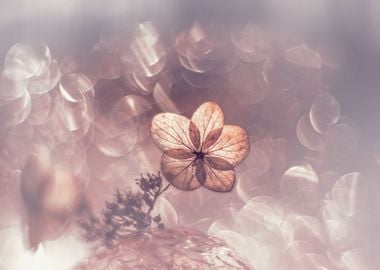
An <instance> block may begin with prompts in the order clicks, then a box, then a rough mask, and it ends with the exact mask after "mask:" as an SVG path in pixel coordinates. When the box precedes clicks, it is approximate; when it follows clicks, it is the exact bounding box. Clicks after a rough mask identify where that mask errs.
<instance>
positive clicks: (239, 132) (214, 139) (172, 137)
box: [151, 102, 249, 192]
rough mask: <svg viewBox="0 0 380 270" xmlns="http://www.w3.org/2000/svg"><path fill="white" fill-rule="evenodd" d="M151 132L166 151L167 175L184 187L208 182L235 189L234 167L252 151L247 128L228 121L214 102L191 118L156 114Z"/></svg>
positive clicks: (221, 188) (213, 186)
mask: <svg viewBox="0 0 380 270" xmlns="http://www.w3.org/2000/svg"><path fill="white" fill-rule="evenodd" d="M151 134H152V138H153V140H154V141H155V143H156V145H157V146H158V147H159V148H160V149H161V150H162V151H163V152H164V153H163V155H162V158H161V169H162V173H163V175H164V176H165V177H166V179H167V180H168V181H169V182H170V183H171V184H172V185H173V186H175V187H176V188H179V189H182V190H194V189H197V188H199V187H200V186H204V187H206V188H208V189H210V190H212V191H217V192H229V191H231V190H232V188H233V186H234V183H235V171H234V167H235V166H237V165H238V164H239V163H240V162H242V161H243V160H244V158H245V157H246V156H247V154H248V152H249V140H248V134H247V132H246V131H245V130H244V129H243V128H241V127H238V126H232V125H224V116H223V112H222V109H221V108H220V107H219V105H218V104H216V103H214V102H206V103H203V104H202V105H201V106H199V107H198V109H197V110H196V111H195V112H194V114H193V116H192V117H191V119H188V118H187V117H185V116H182V115H178V114H173V113H161V114H158V115H156V116H155V117H154V118H153V121H152V126H151Z"/></svg>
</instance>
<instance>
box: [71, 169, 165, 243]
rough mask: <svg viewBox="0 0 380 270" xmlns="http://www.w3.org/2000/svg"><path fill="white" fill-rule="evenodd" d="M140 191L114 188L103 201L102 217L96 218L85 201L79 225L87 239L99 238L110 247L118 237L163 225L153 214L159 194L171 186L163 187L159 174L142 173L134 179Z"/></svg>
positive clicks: (125, 236)
mask: <svg viewBox="0 0 380 270" xmlns="http://www.w3.org/2000/svg"><path fill="white" fill-rule="evenodd" d="M136 184H137V185H138V187H139V192H136V193H133V192H131V191H126V192H122V191H120V190H117V191H116V193H115V195H114V198H113V200H112V201H110V202H106V206H105V209H104V210H103V217H102V218H99V217H97V216H96V215H95V214H94V213H93V212H92V210H91V207H90V206H89V204H88V203H86V204H84V205H83V208H82V211H81V214H80V216H79V219H78V221H79V224H80V226H81V227H82V228H83V230H84V237H85V238H86V239H87V240H88V241H97V240H102V241H103V242H104V243H105V244H106V245H107V246H112V245H114V244H115V243H117V241H118V240H119V239H121V238H130V237H134V236H137V235H139V234H140V233H141V232H143V231H144V230H146V229H147V228H155V227H158V228H160V229H163V228H164V224H163V222H162V220H161V216H160V215H154V216H153V215H152V214H151V212H152V210H153V208H154V206H155V203H156V201H157V199H158V197H159V196H160V195H161V194H162V193H163V192H164V191H165V190H166V189H167V188H168V187H169V186H170V184H169V185H167V186H165V187H163V183H162V177H161V176H160V173H158V174H157V175H155V174H147V176H146V177H144V176H143V175H141V176H140V178H138V179H136Z"/></svg>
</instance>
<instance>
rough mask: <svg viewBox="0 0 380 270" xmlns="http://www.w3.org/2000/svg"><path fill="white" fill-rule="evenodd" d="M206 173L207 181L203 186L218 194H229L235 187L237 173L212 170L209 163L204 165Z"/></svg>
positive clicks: (232, 170)
mask: <svg viewBox="0 0 380 270" xmlns="http://www.w3.org/2000/svg"><path fill="white" fill-rule="evenodd" d="M203 165H204V170H205V172H206V181H205V183H204V184H203V186H204V187H205V188H207V189H209V190H212V191H216V192H229V191H231V190H232V188H233V187H234V185H235V171H234V169H231V170H223V171H222V170H217V169H214V168H212V167H211V166H210V165H209V164H208V163H207V162H204V163H203Z"/></svg>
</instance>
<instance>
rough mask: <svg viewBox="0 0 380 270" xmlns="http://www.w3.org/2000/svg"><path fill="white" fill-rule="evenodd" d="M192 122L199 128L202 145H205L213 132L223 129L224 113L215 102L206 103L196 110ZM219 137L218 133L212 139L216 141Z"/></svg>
mask: <svg viewBox="0 0 380 270" xmlns="http://www.w3.org/2000/svg"><path fill="white" fill-rule="evenodd" d="M191 121H192V122H193V123H194V124H195V125H196V126H197V127H198V129H199V133H200V139H201V144H203V143H204V142H205V141H206V137H207V136H208V135H209V133H210V132H211V131H213V130H217V129H221V128H223V125H224V116H223V111H222V109H221V108H220V107H219V105H218V104H216V103H214V102H205V103H203V104H202V105H201V106H199V107H198V109H196V111H195V112H194V114H193V116H192V118H191ZM215 135H217V137H215ZM219 135H220V133H219ZM219 135H218V134H217V133H216V134H214V136H212V139H214V140H215V141H216V140H217V139H218V137H219Z"/></svg>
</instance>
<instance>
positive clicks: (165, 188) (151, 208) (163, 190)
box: [148, 183, 172, 214]
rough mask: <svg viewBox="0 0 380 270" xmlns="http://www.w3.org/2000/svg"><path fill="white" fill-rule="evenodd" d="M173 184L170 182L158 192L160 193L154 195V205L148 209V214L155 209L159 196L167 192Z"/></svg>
mask: <svg viewBox="0 0 380 270" xmlns="http://www.w3.org/2000/svg"><path fill="white" fill-rule="evenodd" d="M171 185H172V184H170V183H169V184H167V185H166V187H164V189H162V190H161V191H160V192H158V193H156V194H155V195H154V197H153V203H152V206H151V207H149V209H148V214H150V212H151V211H152V210H153V208H154V205H155V204H156V201H157V199H158V197H159V196H160V195H161V194H162V193H164V192H165V191H166V190H167V189H168V188H169V187H170V186H171Z"/></svg>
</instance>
